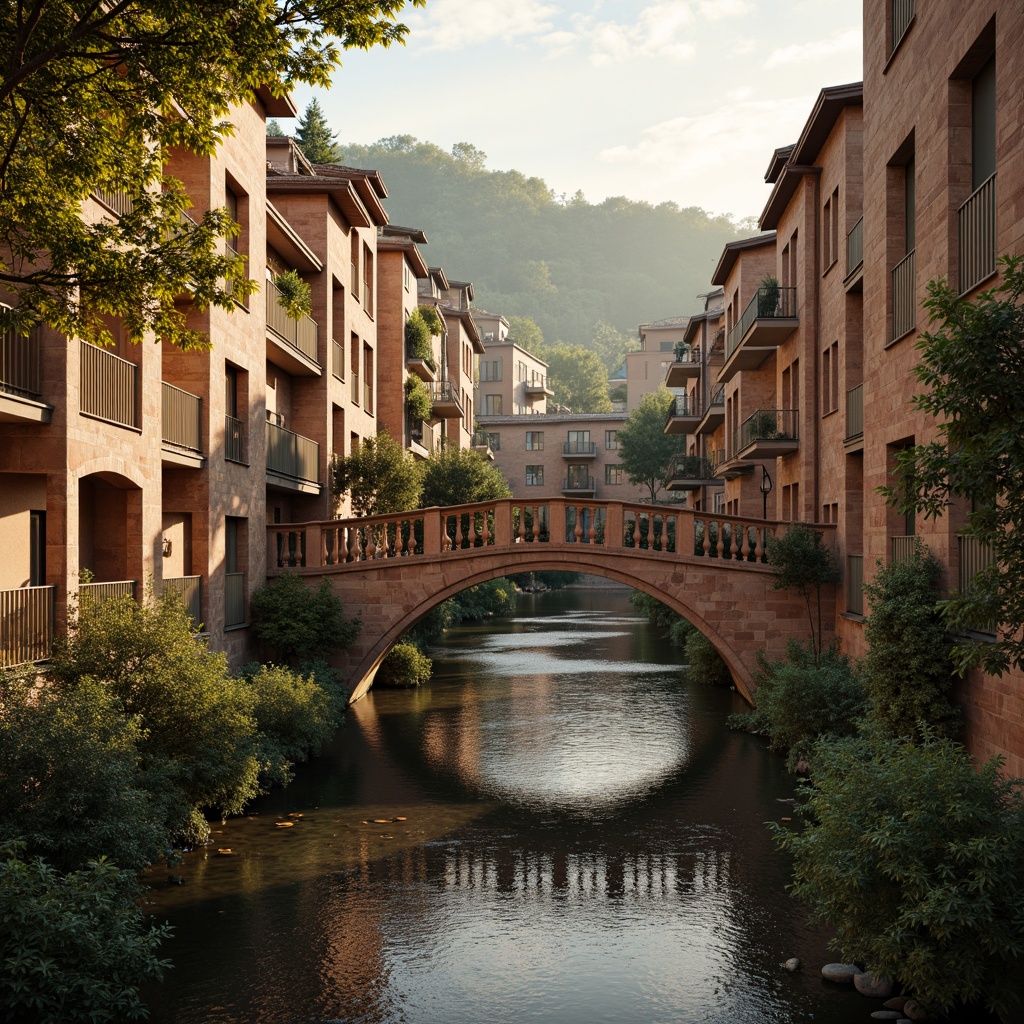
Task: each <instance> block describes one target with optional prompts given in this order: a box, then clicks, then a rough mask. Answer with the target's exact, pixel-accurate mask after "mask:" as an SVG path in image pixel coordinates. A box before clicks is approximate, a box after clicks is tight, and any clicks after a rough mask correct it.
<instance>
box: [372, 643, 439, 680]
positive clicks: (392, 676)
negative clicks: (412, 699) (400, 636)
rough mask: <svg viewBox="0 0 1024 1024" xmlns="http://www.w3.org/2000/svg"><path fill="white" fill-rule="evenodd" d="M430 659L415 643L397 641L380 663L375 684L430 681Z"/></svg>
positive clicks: (431, 666) (431, 665) (431, 664)
mask: <svg viewBox="0 0 1024 1024" xmlns="http://www.w3.org/2000/svg"><path fill="white" fill-rule="evenodd" d="M432 668H433V663H432V662H431V660H430V659H429V658H428V657H427V656H426V655H425V654H423V653H422V652H421V651H420V649H419V648H418V647H416V646H415V644H410V643H399V644H395V646H394V647H392V648H391V650H390V651H389V652H388V654H387V656H386V657H385V658H384V660H383V661H382V662H381V663H380V668H378V669H377V675H376V676H375V677H374V680H373V682H374V685H375V686H421V685H423V684H424V683H428V682H430V671H431V669H432Z"/></svg>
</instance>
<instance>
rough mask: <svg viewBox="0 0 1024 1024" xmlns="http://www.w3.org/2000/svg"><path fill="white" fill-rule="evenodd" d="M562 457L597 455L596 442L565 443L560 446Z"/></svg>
mask: <svg viewBox="0 0 1024 1024" xmlns="http://www.w3.org/2000/svg"><path fill="white" fill-rule="evenodd" d="M562 454H563V455H597V442H596V441H565V442H563V444H562Z"/></svg>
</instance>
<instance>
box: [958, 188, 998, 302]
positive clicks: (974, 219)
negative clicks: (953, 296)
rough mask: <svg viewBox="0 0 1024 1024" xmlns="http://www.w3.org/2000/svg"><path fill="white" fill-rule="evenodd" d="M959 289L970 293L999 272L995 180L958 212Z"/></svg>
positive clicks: (977, 192)
mask: <svg viewBox="0 0 1024 1024" xmlns="http://www.w3.org/2000/svg"><path fill="white" fill-rule="evenodd" d="M956 223H957V234H958V239H957V257H958V263H959V275H958V285H959V289H960V294H961V295H963V293H964V292H969V291H970V290H971V289H972V288H975V287H976V286H977V285H979V284H981V282H982V281H984V280H985V278H987V277H991V275H992V274H994V273H995V272H996V176H995V175H994V174H993V175H992V176H991V177H990V178H988V179H987V180H986V181H984V182H982V183H981V185H979V186H978V188H977V189H976V190H975V191H974V194H973V195H972V196H971V197H970V199H968V200H967V202H966V203H964V204H963V206H961V207H960V209H959V210H958V211H957V215H956Z"/></svg>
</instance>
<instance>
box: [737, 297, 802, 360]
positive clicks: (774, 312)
mask: <svg viewBox="0 0 1024 1024" xmlns="http://www.w3.org/2000/svg"><path fill="white" fill-rule="evenodd" d="M791 319H796V288H783V287H782V286H781V285H768V286H763V287H761V288H758V289H757V291H756V292H755V293H754V297H753V298H752V299H751V300H750V301H749V302H748V303H747V308H746V309H745V310H743V316H741V317H740V319H739V321H738V322H737V323H735V324H733V327H732V330H731V331H729V334H728V336H727V338H726V341H725V358H726V359H728V358H729V356H731V355H732V354H733V352H735V351H736V349H737V348H738V347H739V344H740V342H741V341H742V340H743V336H744V335H745V334H746V333H747V331H749V330H750V328H751V326H752V325H753V323H754V321H755V320H791Z"/></svg>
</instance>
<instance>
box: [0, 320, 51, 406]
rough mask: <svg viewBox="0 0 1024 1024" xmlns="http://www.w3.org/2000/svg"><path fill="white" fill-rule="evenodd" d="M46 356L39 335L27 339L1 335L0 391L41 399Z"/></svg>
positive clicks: (35, 333)
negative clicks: (44, 356)
mask: <svg viewBox="0 0 1024 1024" xmlns="http://www.w3.org/2000/svg"><path fill="white" fill-rule="evenodd" d="M42 356H43V347H42V345H41V344H40V343H39V332H38V331H32V333H31V334H29V336H28V337H27V338H26V337H22V336H21V335H20V334H16V333H15V332H14V331H3V332H2V333H0V391H7V392H8V393H10V394H15V395H22V396H24V397H25V398H36V399H38V398H41V397H42V378H43V358H42Z"/></svg>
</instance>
